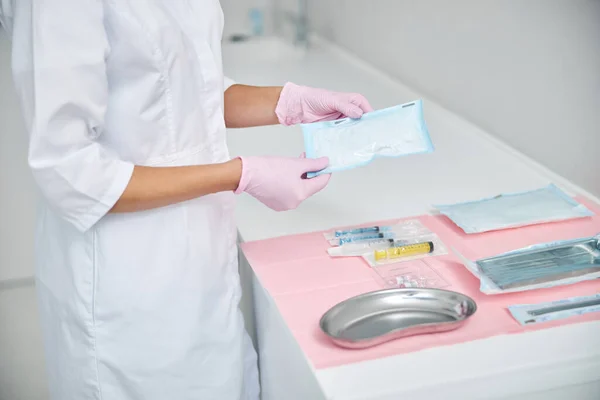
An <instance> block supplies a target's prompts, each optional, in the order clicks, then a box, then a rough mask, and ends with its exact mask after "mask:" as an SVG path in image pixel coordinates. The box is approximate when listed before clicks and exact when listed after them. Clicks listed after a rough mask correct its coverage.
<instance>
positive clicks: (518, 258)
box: [477, 238, 600, 289]
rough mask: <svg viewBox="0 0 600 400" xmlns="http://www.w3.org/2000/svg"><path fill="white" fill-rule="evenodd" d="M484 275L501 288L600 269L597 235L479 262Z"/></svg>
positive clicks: (599, 250) (599, 244) (599, 249)
mask: <svg viewBox="0 0 600 400" xmlns="http://www.w3.org/2000/svg"><path fill="white" fill-rule="evenodd" d="M477 266H478V267H479V269H480V270H481V272H482V273H483V274H485V275H486V276H487V277H488V278H490V279H491V280H492V282H494V284H496V285H497V286H498V287H499V288H501V289H512V288H518V287H521V286H526V285H535V284H538V283H543V282H548V281H553V280H559V279H565V278H570V277H575V276H581V275H586V274H589V273H594V272H598V271H600V241H599V240H598V238H588V239H581V240H573V241H569V242H568V243H564V244H555V245H548V247H545V248H538V249H533V250H523V251H519V252H512V253H509V254H502V255H499V256H494V257H489V258H485V259H482V260H478V261H477Z"/></svg>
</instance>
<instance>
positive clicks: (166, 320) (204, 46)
mask: <svg viewBox="0 0 600 400" xmlns="http://www.w3.org/2000/svg"><path fill="white" fill-rule="evenodd" d="M0 20H1V21H2V23H3V25H4V26H5V27H6V28H7V30H8V31H9V32H12V39H13V54H12V56H13V59H12V65H13V73H14V80H15V83H16V88H17V93H18V95H19V98H20V100H21V106H22V111H23V114H24V117H25V120H26V126H27V128H28V132H29V135H30V147H29V163H30V166H31V169H32V171H33V174H34V177H35V179H36V181H37V183H38V185H39V187H40V189H41V192H42V194H43V197H44V200H45V202H44V205H43V207H42V209H41V211H40V214H39V219H38V225H37V231H36V260H37V261H36V264H37V265H36V286H37V290H38V298H39V308H40V314H41V318H42V327H43V333H44V341H45V350H46V359H47V363H48V374H49V384H50V392H51V398H52V399H54V400H87V399H95V400H167V399H169V400H170V399H173V400H192V399H194V400H200V399H202V400H206V399H215V400H237V399H252V400H255V399H257V398H258V393H259V385H258V377H257V366H256V357H255V352H254V349H253V348H252V345H251V342H250V340H249V339H248V335H247V334H246V332H245V330H244V326H243V320H242V316H241V313H240V311H239V309H238V303H239V300H240V284H239V277H238V273H237V258H236V257H237V249H236V227H235V222H234V220H233V215H234V213H233V208H234V196H235V195H234V192H236V193H242V192H246V193H249V194H250V195H252V196H254V197H256V198H257V199H259V200H260V201H262V202H263V203H265V204H266V205H267V206H269V207H271V208H273V209H275V210H287V209H291V208H294V207H296V206H297V205H298V204H299V203H300V202H301V201H303V200H304V199H305V198H307V197H309V196H310V195H312V194H314V193H316V192H317V191H319V190H321V189H322V188H323V187H324V186H325V185H326V184H327V180H328V177H327V176H321V177H319V178H315V179H303V178H302V175H303V174H304V173H306V172H308V171H316V170H319V169H322V168H324V167H325V166H326V165H327V160H306V159H302V158H298V159H289V158H261V157H258V158H253V157H249V158H236V159H233V160H231V159H230V157H229V154H228V151H227V146H226V143H225V128H226V126H229V127H247V126H256V125H267V124H274V123H278V122H279V123H283V124H286V125H291V124H296V123H300V122H312V121H317V120H326V119H335V118H339V117H341V116H345V115H347V116H351V117H353V118H358V117H360V116H361V115H362V113H363V112H366V111H370V106H369V105H368V103H367V102H366V100H365V99H364V98H363V97H362V96H359V95H352V94H340V93H331V92H327V91H324V90H316V89H311V88H306V87H299V86H296V85H293V84H291V83H290V84H286V85H285V87H284V88H283V89H282V88H279V87H273V88H258V87H249V86H242V85H232V82H230V81H229V80H227V79H226V78H224V77H223V73H222V66H221V48H220V46H221V35H222V28H223V15H222V11H221V8H220V5H219V3H218V1H217V0H194V1H184V0H153V1H150V0H145V1H141V0H118V1H115V0H18V1H17V0H0Z"/></svg>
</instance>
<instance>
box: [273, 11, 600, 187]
mask: <svg viewBox="0 0 600 400" xmlns="http://www.w3.org/2000/svg"><path fill="white" fill-rule="evenodd" d="M279 1H280V2H285V3H290V2H292V3H293V1H292V0H279ZM309 10H310V17H311V25H312V28H313V29H314V30H315V31H316V32H317V33H319V34H320V35H321V36H324V37H325V38H327V39H330V40H332V41H334V42H336V43H338V44H340V45H341V46H343V47H345V48H347V49H348V50H350V51H351V52H353V53H355V54H357V55H358V56H360V57H361V58H363V59H365V60H367V61H368V62H370V63H372V64H374V65H375V66H376V67H379V68H380V69H382V70H384V71H385V72H387V73H388V74H390V75H392V76H394V77H396V78H398V79H400V80H402V81H403V82H405V83H406V84H408V85H412V86H413V87H415V88H416V89H418V90H419V91H421V92H423V93H424V94H426V95H427V96H428V97H431V98H433V99H436V100H437V101H438V102H440V103H441V104H443V105H445V106H446V107H447V108H449V109H450V110H452V111H454V112H457V113H458V114H460V115H462V116H463V117H465V118H467V119H469V120H471V121H472V122H474V123H476V124H478V125H479V126H481V127H482V128H484V129H485V130H487V131H489V132H490V133H493V134H495V135H496V136H497V137H499V138H500V139H501V140H503V141H505V142H507V143H508V144H510V145H512V146H513V147H514V148H516V149H517V150H519V151H521V152H523V153H525V154H526V155H528V156H530V157H531V158H533V159H535V160H537V161H538V162H540V163H542V164H544V165H545V166H547V167H549V168H550V169H552V170H554V171H555V172H557V173H558V174H560V175H562V176H564V177H566V178H568V179H569V180H571V181H573V182H574V183H576V184H578V185H579V186H581V187H583V188H584V189H586V190H588V191H590V192H592V193H593V194H595V195H596V196H599V195H600V156H599V153H600V1H598V0H527V1H523V0H503V1H501V0H453V1H448V0H419V1H414V0H375V1H364V0H309ZM473 167H474V168H476V166H475V165H474V166H473ZM490 179H493V177H490Z"/></svg>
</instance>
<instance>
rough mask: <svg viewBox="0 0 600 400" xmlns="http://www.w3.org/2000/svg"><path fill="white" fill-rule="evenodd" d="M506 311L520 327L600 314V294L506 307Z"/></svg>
mask: <svg viewBox="0 0 600 400" xmlns="http://www.w3.org/2000/svg"><path fill="white" fill-rule="evenodd" d="M508 310H509V311H510V313H511V314H512V316H513V318H514V319H516V320H517V321H519V323H520V324H521V325H529V324H537V323H540V322H546V321H554V320H558V319H564V318H569V317H573V316H575V315H584V314H587V313H591V312H600V293H598V294H594V295H591V296H578V297H570V298H568V299H561V300H555V301H550V302H546V303H539V304H515V305H512V306H510V307H508Z"/></svg>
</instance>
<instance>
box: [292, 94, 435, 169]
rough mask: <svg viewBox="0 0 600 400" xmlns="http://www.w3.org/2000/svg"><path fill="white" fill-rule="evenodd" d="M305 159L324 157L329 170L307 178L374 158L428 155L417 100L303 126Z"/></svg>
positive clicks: (428, 141) (428, 142)
mask: <svg viewBox="0 0 600 400" xmlns="http://www.w3.org/2000/svg"><path fill="white" fill-rule="evenodd" d="M302 131H303V134H304V146H305V149H306V157H307V158H319V157H328V158H329V166H328V167H327V168H325V169H323V170H321V171H318V172H311V173H309V174H307V176H308V177H309V178H311V177H314V176H317V175H320V174H329V173H332V172H336V171H342V170H346V169H351V168H356V167H360V166H364V165H367V164H369V163H370V162H371V161H372V160H373V159H374V158H376V157H400V156H405V155H410V154H422V153H430V152H432V151H433V144H432V143H431V138H430V136H429V131H428V130H427V126H426V125H425V120H424V117H423V102H422V101H421V100H417V101H413V102H410V103H406V104H401V105H397V106H394V107H390V108H385V109H381V110H377V111H373V112H370V113H366V114H364V115H363V116H362V117H361V118H360V119H351V118H343V119H339V120H335V121H324V122H314V123H310V124H303V125H302Z"/></svg>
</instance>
